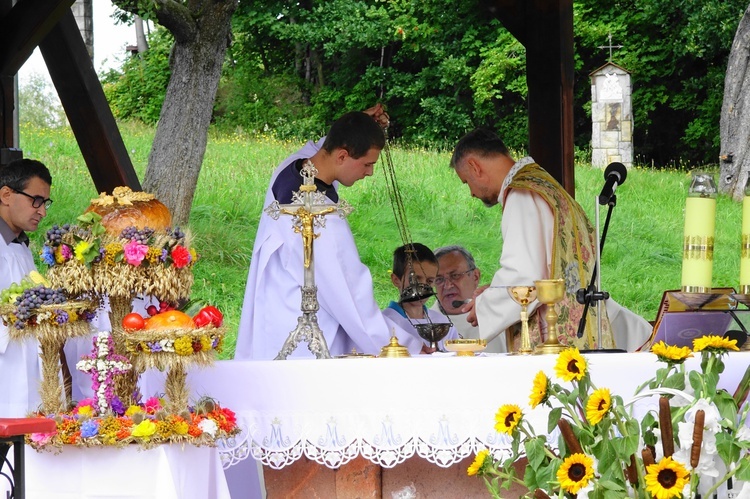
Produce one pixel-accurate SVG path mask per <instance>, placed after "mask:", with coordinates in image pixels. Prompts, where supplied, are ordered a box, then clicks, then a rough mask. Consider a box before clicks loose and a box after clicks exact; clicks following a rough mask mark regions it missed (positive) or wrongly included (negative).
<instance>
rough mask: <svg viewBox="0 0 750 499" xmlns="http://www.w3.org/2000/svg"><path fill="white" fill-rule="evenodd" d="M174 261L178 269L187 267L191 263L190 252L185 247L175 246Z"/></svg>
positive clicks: (173, 250)
mask: <svg viewBox="0 0 750 499" xmlns="http://www.w3.org/2000/svg"><path fill="white" fill-rule="evenodd" d="M172 261H173V262H174V266H175V267H177V268H178V269H181V268H182V267H187V265H188V264H189V263H190V251H188V249H187V248H186V247H184V246H175V247H174V248H173V249H172Z"/></svg>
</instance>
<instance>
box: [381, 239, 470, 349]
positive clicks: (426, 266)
mask: <svg viewBox="0 0 750 499" xmlns="http://www.w3.org/2000/svg"><path fill="white" fill-rule="evenodd" d="M412 273H413V278H410V274H412ZM437 275H438V260H437V258H436V257H435V254H434V253H433V252H432V250H431V249H430V248H428V247H427V246H425V245H424V244H421V243H408V244H405V245H404V246H399V247H398V248H396V250H395V251H394V252H393V268H392V272H391V282H392V283H393V285H394V286H395V287H396V289H398V291H399V300H398V301H391V302H390V303H389V304H388V306H387V307H386V308H385V309H384V310H383V315H385V316H386V317H388V318H389V319H391V320H392V321H393V322H394V323H396V324H398V325H399V326H401V328H402V329H403V330H404V331H406V332H407V333H409V334H410V335H412V336H413V337H414V338H415V339H416V340H417V341H422V342H424V346H423V347H422V349H423V352H424V353H432V352H434V351H435V349H434V348H430V342H429V341H428V340H425V339H424V338H422V337H420V336H419V333H418V332H417V327H416V324H448V323H450V320H449V319H448V318H447V317H446V316H445V315H443V313H442V312H440V311H439V310H436V309H429V308H427V307H426V306H425V303H426V302H427V300H428V299H429V296H428V297H426V298H424V299H422V300H412V301H402V300H401V299H400V298H401V297H402V294H403V292H404V290H405V289H407V288H409V287H410V286H415V285H419V284H422V285H427V286H429V287H430V288H433V287H434V286H435V279H436V278H437ZM412 281H413V282H412ZM458 337H459V336H458V332H457V331H456V327H455V326H453V325H451V327H450V330H449V331H448V334H446V336H445V338H443V339H441V340H440V341H439V342H438V348H439V349H440V350H445V347H444V346H443V342H444V341H445V340H453V339H456V338H458Z"/></svg>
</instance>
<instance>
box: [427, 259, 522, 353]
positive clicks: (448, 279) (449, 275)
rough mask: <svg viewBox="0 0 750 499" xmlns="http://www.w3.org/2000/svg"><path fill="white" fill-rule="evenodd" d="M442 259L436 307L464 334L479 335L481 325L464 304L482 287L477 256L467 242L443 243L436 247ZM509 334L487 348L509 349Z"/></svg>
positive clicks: (497, 351)
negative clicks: (469, 319)
mask: <svg viewBox="0 0 750 499" xmlns="http://www.w3.org/2000/svg"><path fill="white" fill-rule="evenodd" d="M435 257H436V258H437V261H438V274H437V277H436V278H435V290H436V291H437V300H435V303H433V304H432V307H431V308H432V309H434V310H438V311H440V310H441V309H442V311H443V313H445V314H446V315H448V316H450V319H451V322H453V324H454V325H455V326H456V330H457V331H458V334H460V335H461V337H462V338H470V339H479V328H478V327H477V326H474V325H472V324H470V323H469V322H468V321H467V320H466V318H467V316H468V315H469V314H468V313H466V312H462V309H463V308H464V306H466V305H467V304H468V303H470V302H471V300H472V299H473V298H474V292H475V291H476V290H477V288H478V287H479V278H480V277H481V272H480V270H479V269H478V268H477V264H476V262H475V261H474V256H473V255H472V254H471V253H469V251H468V250H467V249H466V248H464V247H463V246H443V247H442V248H438V249H436V250H435ZM505 351H507V350H506V346H505V335H502V334H501V335H498V336H496V337H495V338H494V339H492V340H491V341H490V342H489V343H487V348H486V349H485V352H492V353H500V352H505Z"/></svg>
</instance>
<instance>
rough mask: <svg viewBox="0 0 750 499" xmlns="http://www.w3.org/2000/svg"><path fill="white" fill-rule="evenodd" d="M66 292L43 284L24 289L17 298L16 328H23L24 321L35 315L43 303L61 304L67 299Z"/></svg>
mask: <svg viewBox="0 0 750 499" xmlns="http://www.w3.org/2000/svg"><path fill="white" fill-rule="evenodd" d="M67 300H68V299H67V297H66V296H65V292H64V291H63V290H62V289H60V288H58V289H52V288H48V287H46V286H43V285H41V284H40V285H39V286H34V287H33V288H28V289H25V290H23V293H21V294H20V295H19V296H18V297H17V298H16V303H15V305H16V318H17V319H18V320H17V321H16V323H15V326H16V328H19V329H20V328H23V325H24V322H26V321H27V320H29V319H30V318H31V316H32V315H34V311H35V309H37V308H39V307H41V306H42V305H53V304H54V305H59V304H61V303H65V302H66V301H67Z"/></svg>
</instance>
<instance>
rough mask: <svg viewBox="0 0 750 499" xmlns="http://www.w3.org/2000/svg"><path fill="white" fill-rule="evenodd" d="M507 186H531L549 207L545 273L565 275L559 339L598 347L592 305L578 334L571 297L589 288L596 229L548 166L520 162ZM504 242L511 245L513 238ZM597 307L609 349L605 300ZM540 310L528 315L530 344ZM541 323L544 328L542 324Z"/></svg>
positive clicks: (536, 337) (577, 311) (536, 336)
mask: <svg viewBox="0 0 750 499" xmlns="http://www.w3.org/2000/svg"><path fill="white" fill-rule="evenodd" d="M510 189H524V190H528V191H532V192H534V193H536V194H538V195H540V196H541V197H542V199H544V200H545V201H546V202H547V204H548V205H549V206H550V208H551V209H552V215H553V217H554V220H555V229H554V231H555V232H554V238H553V242H552V268H551V269H550V274H549V275H550V278H551V279H557V278H562V279H564V280H565V297H564V298H563V300H562V301H561V302H560V303H558V304H557V305H556V306H557V312H558V314H559V319H558V327H559V330H560V331H559V339H560V343H564V344H566V345H572V346H575V347H578V348H579V349H595V348H598V345H597V339H598V338H597V336H598V334H597V322H598V318H597V307H596V306H595V304H592V305H591V306H590V307H589V311H588V317H587V320H586V330H585V331H584V333H583V337H582V338H578V337H577V333H578V323H579V322H580V320H581V316H582V315H583V308H584V307H583V305H581V304H580V303H578V302H577V301H576V291H578V289H580V288H586V287H588V285H589V281H590V280H591V274H592V273H593V271H594V268H595V266H596V233H595V230H594V228H593V227H592V226H591V223H590V222H589V220H588V218H587V217H586V214H585V213H584V211H583V208H581V206H580V205H579V204H578V203H577V202H576V201H575V200H574V199H573V198H572V197H571V196H570V195H569V194H568V193H567V192H566V191H565V189H563V188H562V186H561V185H560V184H559V183H558V182H557V181H556V180H555V179H554V178H553V177H552V176H551V175H550V174H549V173H547V171H545V170H544V169H543V168H542V167H541V166H539V165H537V164H535V163H532V164H529V165H526V166H524V167H523V168H521V169H520V170H519V171H518V172H517V173H516V174H515V175H514V177H513V179H512V180H511V182H510V184H509V185H508V187H507V188H506V190H505V196H506V197H507V195H508V192H509V191H510ZM503 201H504V200H503ZM503 204H505V203H503ZM508 243H510V244H512V241H508ZM541 308H543V307H541ZM601 312H602V317H601V318H602V343H603V347H604V348H614V346H615V342H614V337H613V335H612V329H611V327H610V323H609V319H608V317H607V311H606V307H605V306H604V303H602V306H601ZM540 315H542V312H541V310H540V309H537V313H536V314H534V315H533V316H532V317H531V318H530V319H529V328H530V332H531V342H532V345H533V344H537V343H539V342H540V341H541V339H540V338H541V335H540V324H539V317H540ZM544 327H545V328H546V324H545V326H544Z"/></svg>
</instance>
